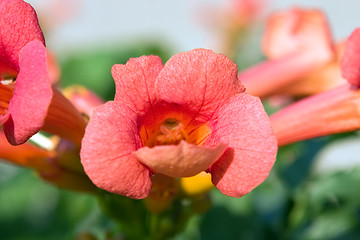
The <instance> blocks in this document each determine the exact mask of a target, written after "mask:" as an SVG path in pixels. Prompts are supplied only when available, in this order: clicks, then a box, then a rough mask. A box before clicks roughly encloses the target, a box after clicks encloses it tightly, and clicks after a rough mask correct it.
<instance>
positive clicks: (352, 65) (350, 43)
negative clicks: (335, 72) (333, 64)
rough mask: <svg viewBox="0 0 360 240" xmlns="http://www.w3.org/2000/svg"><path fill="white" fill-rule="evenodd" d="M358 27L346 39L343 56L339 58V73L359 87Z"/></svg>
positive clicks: (359, 35)
mask: <svg viewBox="0 0 360 240" xmlns="http://www.w3.org/2000/svg"><path fill="white" fill-rule="evenodd" d="M359 69H360V28H357V29H356V30H354V31H353V33H352V34H351V35H350V37H349V38H348V40H347V41H346V47H345V52H344V56H343V58H342V60H341V73H342V76H343V77H344V78H345V79H346V80H348V82H349V83H350V84H351V85H353V86H356V87H360V71H359Z"/></svg>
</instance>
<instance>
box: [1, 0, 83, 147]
mask: <svg viewBox="0 0 360 240" xmlns="http://www.w3.org/2000/svg"><path fill="white" fill-rule="evenodd" d="M0 26H1V29H0V40H1V41H0V80H1V81H0V124H1V125H4V132H5V135H6V137H7V139H8V141H9V142H10V143H11V144H13V145H19V144H22V143H24V142H26V141H27V140H28V139H29V138H30V137H31V136H32V135H33V134H35V133H37V132H38V131H39V130H40V129H44V130H45V131H49V132H51V133H55V134H59V135H61V136H64V137H66V138H69V139H73V140H74V141H76V142H78V144H80V141H81V138H82V135H83V133H84V130H85V126H86V123H85V122H84V120H83V118H82V116H81V115H80V113H78V112H77V111H76V109H75V108H74V107H73V106H72V105H71V103H70V102H69V101H67V100H66V99H65V98H64V97H63V96H62V95H61V94H60V93H59V92H58V91H57V90H56V89H54V88H53V87H52V84H51V81H52V80H54V79H55V78H56V76H55V75H56V74H55V72H54V70H53V67H51V66H53V65H54V64H52V62H53V61H50V60H51V59H50V60H49V58H48V57H47V50H46V48H45V40H44V36H43V34H42V31H41V29H40V26H39V24H38V20H37V16H36V13H35V10H34V9H33V8H32V7H31V6H30V5H29V4H28V3H25V2H24V1H21V0H1V1H0ZM48 64H50V69H49V66H48Z"/></svg>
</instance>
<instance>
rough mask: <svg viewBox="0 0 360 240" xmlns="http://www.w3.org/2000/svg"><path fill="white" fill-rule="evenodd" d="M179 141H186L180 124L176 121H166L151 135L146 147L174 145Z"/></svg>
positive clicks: (185, 135)
mask: <svg viewBox="0 0 360 240" xmlns="http://www.w3.org/2000/svg"><path fill="white" fill-rule="evenodd" d="M181 140H185V141H187V140H188V135H187V134H186V132H185V130H184V127H183V125H182V123H181V122H180V121H178V120H176V119H172V118H169V119H166V120H165V121H164V122H163V123H162V124H161V125H160V127H159V130H158V132H157V133H155V134H154V135H153V137H151V138H150V139H149V141H148V144H147V145H148V146H149V147H153V146H157V145H176V144H179V143H180V141H181Z"/></svg>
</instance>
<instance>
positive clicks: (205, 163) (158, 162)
mask: <svg viewBox="0 0 360 240" xmlns="http://www.w3.org/2000/svg"><path fill="white" fill-rule="evenodd" d="M225 149H226V145H225V144H222V143H220V144H218V145H217V146H216V147H203V146H197V145H194V144H190V143H187V142H185V141H181V142H180V143H179V144H178V145H160V146H155V147H153V148H149V147H143V148H140V149H138V150H137V151H136V152H134V156H135V157H136V158H137V159H138V160H139V161H140V162H141V163H143V164H144V165H146V166H148V167H149V168H150V169H152V170H153V171H154V172H155V173H161V174H164V175H166V176H169V177H174V178H180V177H192V176H195V175H196V174H198V173H200V172H202V171H205V170H207V169H208V168H209V167H210V166H211V165H212V164H213V163H214V162H215V161H216V160H217V159H219V157H220V156H221V155H222V154H223V153H224V151H225Z"/></svg>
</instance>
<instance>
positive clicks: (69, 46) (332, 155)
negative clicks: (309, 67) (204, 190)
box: [0, 0, 360, 240]
mask: <svg viewBox="0 0 360 240" xmlns="http://www.w3.org/2000/svg"><path fill="white" fill-rule="evenodd" d="M26 2H29V3H30V4H31V5H32V6H33V7H34V8H35V9H36V10H37V13H38V16H39V18H40V24H41V26H42V29H43V31H44V33H45V37H46V42H47V47H48V48H49V49H50V50H51V51H53V52H54V53H55V55H56V57H57V58H58V61H59V64H60V67H61V80H60V83H59V84H60V86H62V87H66V86H68V85H70V84H74V83H76V84H82V85H85V86H87V87H89V88H90V89H92V90H93V91H95V92H96V93H97V94H99V95H100V96H101V97H102V98H104V99H106V100H111V99H112V98H113V96H114V83H113V80H112V77H111V74H110V69H111V66H112V65H113V64H116V63H126V61H127V60H128V59H129V58H131V57H138V56H141V55H144V54H145V55H149V54H155V55H159V56H161V57H162V59H163V61H164V62H165V61H166V60H167V59H168V58H169V57H170V56H172V55H173V54H175V53H177V52H182V51H187V50H191V49H194V48H199V47H201V48H211V49H213V50H214V51H215V52H218V53H225V54H228V53H229V52H230V50H229V49H227V47H228V46H229V44H226V43H227V41H228V39H227V38H226V34H228V33H229V32H228V31H229V29H228V24H231V23H229V22H231V21H233V19H231V16H232V14H236V9H235V8H234V7H233V6H234V5H232V4H234V3H233V2H235V0H233V1H232V0H207V1H206V0H183V1H166V0H152V1H147V0H132V1H122V0H107V1H96V0H86V1H85V0H32V1H26ZM258 2H259V4H260V5H259V6H258V7H257V8H256V9H255V10H254V12H252V13H253V14H249V12H246V11H245V12H241V10H239V9H238V10H237V11H239V12H237V14H239V13H242V14H244V16H245V17H243V18H242V17H240V18H239V19H240V20H238V21H239V22H240V23H241V24H243V25H244V26H243V27H244V29H246V31H244V32H243V33H242V34H243V38H241V39H242V40H241V42H239V43H235V44H234V47H233V48H232V49H231V50H232V51H236V54H234V55H232V56H229V57H231V58H232V59H233V60H234V61H235V62H236V63H237V64H238V65H239V69H244V68H246V67H247V66H251V65H253V64H255V63H257V62H259V61H261V60H263V59H264V56H263V55H262V53H261V46H260V43H261V33H262V30H263V28H264V20H265V19H266V17H267V16H268V15H269V13H271V12H272V11H276V10H278V9H286V8H289V7H292V6H302V7H311V8H319V9H321V10H322V11H324V12H325V13H326V15H327V16H328V20H329V22H330V25H331V30H332V33H333V36H334V38H335V39H337V40H341V39H345V38H346V37H347V36H348V35H349V34H350V33H351V32H352V30H353V29H354V28H356V27H358V26H359V25H360V14H359V13H358V9H359V8H360V2H357V1H354V0H343V1H341V2H340V1H337V0H327V1H323V0H312V1H310V0H302V1H300V0H264V1H260V0H259V1H258ZM234 11H235V13H234ZM246 14H249V15H246ZM229 17H230V18H229ZM224 36H225V37H224ZM268 111H269V112H271V109H268ZM359 166H360V136H359V133H358V132H352V133H347V134H341V135H335V136H329V137H323V138H318V139H314V140H309V141H304V142H300V143H296V144H292V145H290V146H286V147H283V148H281V149H280V150H279V154H278V160H277V163H276V164H275V167H274V169H273V170H272V173H271V175H270V177H269V178H268V180H266V182H265V183H263V184H262V185H261V186H259V187H258V188H256V189H255V190H254V191H253V192H251V193H250V194H248V195H246V196H244V197H242V198H241V199H234V198H230V197H226V196H224V195H222V194H220V193H219V192H218V191H217V190H214V191H212V192H211V196H210V197H211V203H212V207H211V208H209V209H208V211H206V213H205V214H203V215H198V216H195V217H193V218H192V219H191V221H190V223H189V224H188V225H187V226H186V228H185V230H184V231H183V233H182V234H181V235H180V236H178V237H176V238H175V239H360V191H359V187H358V186H359V185H360V169H359ZM116 231H119V229H117V226H115V225H114V223H113V222H112V221H111V220H110V219H109V218H108V217H107V216H105V215H104V214H103V213H102V211H101V210H100V206H99V204H98V201H97V199H95V197H93V196H90V195H86V194H80V193H73V192H69V191H66V190H58V189H56V188H54V187H53V186H51V185H48V184H46V183H44V182H43V181H41V180H40V179H38V178H37V176H35V174H34V173H33V172H31V171H30V170H27V169H23V168H19V167H16V166H13V165H10V164H7V163H5V162H0V239H5V240H7V239H9V240H10V239H11V240H14V239H30V240H31V239H34V240H35V239H54V240H56V239H59V240H60V239H75V238H76V237H79V235H81V234H83V233H91V234H92V235H94V236H96V237H97V238H98V239H105V238H106V237H111V236H112V235H111V234H113V233H114V232H116ZM134 231H136V230H134ZM82 236H85V235H82ZM85 237H86V236H85ZM79 239H80V238H79ZM83 239H90V238H83Z"/></svg>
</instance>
